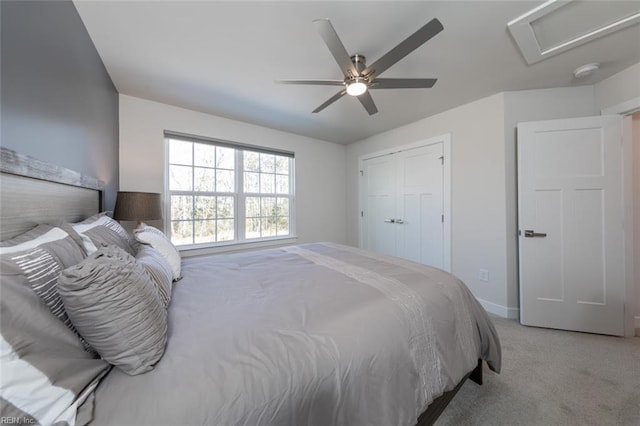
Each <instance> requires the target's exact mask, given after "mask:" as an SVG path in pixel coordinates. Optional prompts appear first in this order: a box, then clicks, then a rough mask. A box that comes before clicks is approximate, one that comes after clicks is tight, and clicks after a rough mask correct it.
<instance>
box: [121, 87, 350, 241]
mask: <svg viewBox="0 0 640 426" xmlns="http://www.w3.org/2000/svg"><path fill="white" fill-rule="evenodd" d="M165 130H171V131H175V132H183V133H188V134H193V135H199V136H205V137H210V138H218V139H225V140H230V141H236V142H242V143H246V144H252V145H260V146H265V147H269V148H277V149H283V150H288V151H293V152H295V161H296V164H295V167H296V170H295V172H296V174H295V179H296V180H295V185H296V221H297V226H296V228H297V229H296V231H297V236H298V242H300V243H304V242H313V241H333V242H336V243H345V242H346V217H345V209H346V206H345V201H346V189H345V186H344V181H345V179H346V177H345V176H346V175H345V170H346V163H345V147H344V146H343V145H338V144H334V143H330V142H326V141H321V140H318V139H311V138H308V137H304V136H299V135H295V134H291V133H286V132H281V131H278V130H273V129H269V128H265V127H261V126H256V125H252V124H248V123H243V122H239V121H234V120H229V119H226V118H221V117H216V116H213V115H209V114H204V113H200V112H195V111H191V110H187V109H183V108H178V107H174V106H170V105H165V104H161V103H157V102H152V101H148V100H144V99H139V98H134V97H131V96H126V95H120V190H122V191H149V192H162V191H163V182H164V180H163V179H164V178H163V172H164V133H163V132H164V131H165Z"/></svg>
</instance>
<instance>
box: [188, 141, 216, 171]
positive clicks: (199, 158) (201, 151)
mask: <svg viewBox="0 0 640 426" xmlns="http://www.w3.org/2000/svg"><path fill="white" fill-rule="evenodd" d="M193 164H194V165H196V166H205V167H215V164H216V147H215V146H213V145H205V144H202V143H196V144H194V145H193Z"/></svg>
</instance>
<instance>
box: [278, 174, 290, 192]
mask: <svg viewBox="0 0 640 426" xmlns="http://www.w3.org/2000/svg"><path fill="white" fill-rule="evenodd" d="M276 193H277V194H288V193H289V176H286V175H276Z"/></svg>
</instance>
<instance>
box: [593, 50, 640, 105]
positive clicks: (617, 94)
mask: <svg viewBox="0 0 640 426" xmlns="http://www.w3.org/2000/svg"><path fill="white" fill-rule="evenodd" d="M594 90H595V97H596V107H597V108H598V111H600V110H603V109H605V108H609V107H612V106H616V105H620V104H622V103H624V102H627V101H630V100H632V99H636V98H640V62H639V63H637V64H635V65H632V66H630V67H629V68H626V69H624V70H622V71H620V72H619V73H617V74H614V75H612V76H611V77H609V78H607V79H605V80H602V81H601V82H600V83H597V84H595V85H594Z"/></svg>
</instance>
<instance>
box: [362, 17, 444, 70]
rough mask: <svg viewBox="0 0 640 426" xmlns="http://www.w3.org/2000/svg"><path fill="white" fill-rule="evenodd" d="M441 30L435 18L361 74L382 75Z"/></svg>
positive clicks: (441, 27)
mask: <svg viewBox="0 0 640 426" xmlns="http://www.w3.org/2000/svg"><path fill="white" fill-rule="evenodd" d="M443 29H444V27H443V26H442V24H441V23H440V21H438V20H437V19H436V18H434V19H432V20H431V21H429V22H428V23H427V24H426V25H425V26H423V27H422V28H420V29H419V30H418V31H416V32H415V33H413V34H411V35H410V36H409V37H407V38H406V39H405V40H404V41H403V42H401V43H400V44H398V45H397V46H396V47H394V48H393V49H391V50H390V51H388V52H387V53H385V54H384V55H383V56H382V57H381V58H380V59H378V60H377V61H375V62H374V63H373V64H371V65H369V66H368V67H367V68H366V69H365V70H364V71H363V72H362V74H363V75H366V76H369V77H371V78H372V77H373V76H376V75H380V74H382V73H383V72H385V71H386V70H387V69H388V68H389V67H391V66H392V65H393V64H395V63H396V62H398V61H399V60H400V59H402V58H404V57H405V56H407V55H408V54H409V53H411V52H413V51H414V50H415V49H417V48H418V47H420V46H422V45H423V44H424V43H425V42H427V40H429V39H431V38H432V37H434V36H435V35H436V34H438V33H439V32H440V31H442V30H443Z"/></svg>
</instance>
